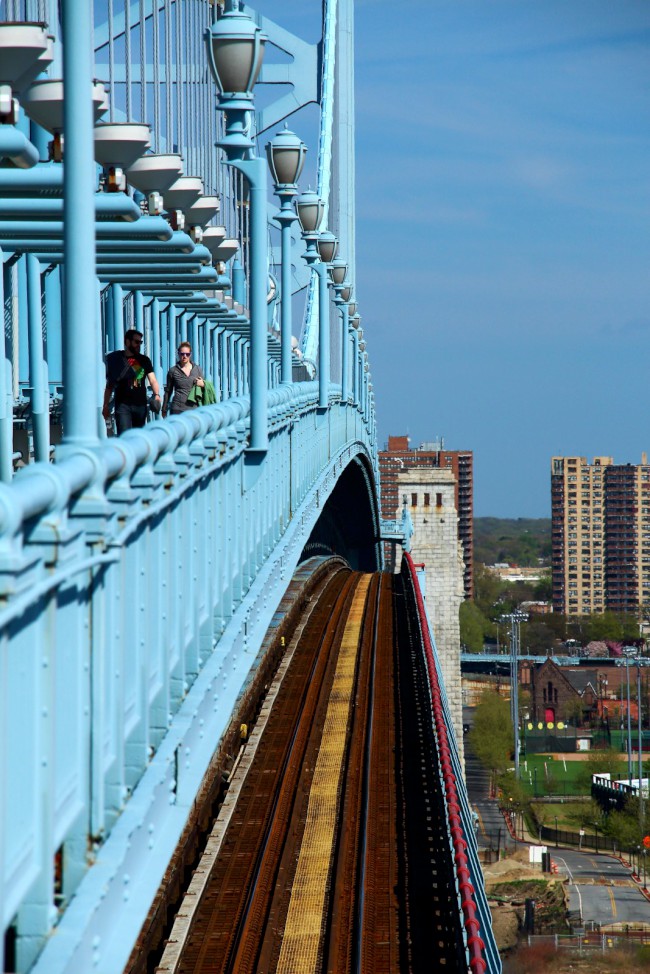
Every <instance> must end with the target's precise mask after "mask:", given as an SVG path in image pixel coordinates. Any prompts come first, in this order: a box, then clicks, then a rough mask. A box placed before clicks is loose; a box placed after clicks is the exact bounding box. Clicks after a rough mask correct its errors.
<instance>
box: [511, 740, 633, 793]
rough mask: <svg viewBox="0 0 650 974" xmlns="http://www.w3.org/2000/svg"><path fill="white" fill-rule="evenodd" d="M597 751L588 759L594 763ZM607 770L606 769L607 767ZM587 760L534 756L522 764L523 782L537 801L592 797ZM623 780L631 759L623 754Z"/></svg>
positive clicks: (523, 760)
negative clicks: (552, 798) (550, 798)
mask: <svg viewBox="0 0 650 974" xmlns="http://www.w3.org/2000/svg"><path fill="white" fill-rule="evenodd" d="M597 753H598V752H597V751H590V752H588V754H585V757H588V756H589V758H590V763H591V761H592V760H593V756H594V754H597ZM648 764H649V762H648V760H647V758H646V760H645V762H644V765H645V770H644V774H647V773H648ZM603 770H605V769H604V768H603ZM633 773H634V775H636V773H637V766H636V763H635V765H634V771H633ZM584 774H585V772H584V762H583V761H575V760H574V761H571V760H566V761H563V760H562V758H558V757H550V756H549V755H548V754H530V755H529V756H528V757H527V758H524V759H522V760H521V761H520V764H519V775H520V779H521V783H522V785H523V787H524V789H525V790H526V792H527V793H528V794H529V795H531V797H534V798H543V797H544V796H545V795H565V796H572V795H574V796H575V795H584V796H585V797H589V796H590V794H591V784H590V783H587V782H585V781H581V780H580V778H581V776H584ZM620 777H621V778H627V758H626V757H625V755H621V760H620Z"/></svg>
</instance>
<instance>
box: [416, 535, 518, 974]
mask: <svg viewBox="0 0 650 974" xmlns="http://www.w3.org/2000/svg"><path fill="white" fill-rule="evenodd" d="M402 571H403V572H405V573H406V575H407V577H408V579H409V582H410V584H411V586H412V589H413V593H414V596H415V602H416V605H417V611H418V623H419V627H420V633H421V636H422V644H423V649H424V653H425V657H426V663H427V669H428V673H429V683H430V688H431V697H432V709H433V719H434V724H435V730H436V736H437V746H438V760H439V763H440V770H441V785H442V788H443V790H444V795H445V801H446V805H447V821H448V825H449V836H450V842H451V845H452V849H453V854H454V856H453V858H454V866H455V871H456V886H457V890H458V901H459V910H460V913H461V916H462V920H463V927H464V931H465V938H466V949H467V954H468V963H469V968H470V970H471V971H472V972H474V974H481V972H483V971H487V972H488V974H498V972H500V971H501V969H502V968H501V959H500V957H499V952H498V950H497V947H496V942H495V940H494V935H493V933H492V922H491V917H490V910H489V907H488V905H487V899H486V897H485V889H484V885H483V875H482V872H481V867H480V863H479V859H478V849H477V845H476V836H475V834H474V829H473V825H472V818H471V810H470V807H469V801H468V799H467V790H466V788H465V782H464V777H463V772H462V769H461V767H460V762H459V759H458V748H457V746H456V741H455V737H454V732H453V728H452V724H451V718H450V712H449V707H448V704H447V698H446V693H445V690H444V684H443V682H442V676H441V675H439V674H440V666H439V661H438V658H437V651H436V648H435V643H434V640H433V637H432V634H431V631H430V627H429V621H428V617H427V613H426V609H425V606H424V599H423V597H422V592H421V590H420V585H419V582H418V579H417V575H416V571H415V565H414V563H413V559H412V558H411V556H410V555H409V554H408V553H406V552H405V553H404V558H403V563H402Z"/></svg>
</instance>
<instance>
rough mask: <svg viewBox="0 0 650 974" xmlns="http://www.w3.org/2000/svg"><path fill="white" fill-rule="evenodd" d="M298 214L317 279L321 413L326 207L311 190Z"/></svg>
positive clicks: (324, 395) (325, 391)
mask: <svg viewBox="0 0 650 974" xmlns="http://www.w3.org/2000/svg"><path fill="white" fill-rule="evenodd" d="M296 210H297V211H298V219H299V221H300V228H301V230H302V237H303V240H304V241H305V243H306V244H307V249H306V251H305V253H304V254H303V257H304V259H305V260H306V262H307V264H308V265H309V267H311V268H313V271H314V273H315V274H316V276H317V277H318V405H319V408H320V409H327V404H328V397H329V339H330V330H329V317H328V315H327V310H328V306H327V276H326V275H327V267H326V266H325V264H324V263H323V261H322V259H319V258H320V248H319V246H318V240H319V227H320V225H321V223H322V220H323V214H324V212H325V204H324V203H323V201H322V199H321V198H320V197H319V196H318V194H317V193H314V192H313V191H312V190H311V189H309V190H307V192H306V193H303V194H302V195H301V196H299V197H298V199H297V201H296ZM334 239H336V238H334ZM335 256H336V247H334V248H333V250H332V252H331V256H330V258H329V259H330V260H332V259H333V258H334V257H335ZM325 319H327V320H325Z"/></svg>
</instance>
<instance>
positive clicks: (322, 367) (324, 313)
mask: <svg viewBox="0 0 650 974" xmlns="http://www.w3.org/2000/svg"><path fill="white" fill-rule="evenodd" d="M338 248H339V242H338V240H337V239H336V237H335V236H334V234H333V233H331V232H330V231H329V230H324V231H323V232H322V233H320V234H319V235H318V238H317V240H316V249H317V251H318V256H319V257H320V262H319V263H317V264H316V265H315V267H316V273H317V274H318V369H319V372H320V374H321V376H322V377H323V382H322V384H319V387H318V405H319V406H320V408H321V409H327V406H328V402H329V383H330V306H329V291H328V289H327V276H328V270H329V266H328V265H329V264H330V263H331V262H332V261H333V260H334V258H335V257H336V252H337V250H338Z"/></svg>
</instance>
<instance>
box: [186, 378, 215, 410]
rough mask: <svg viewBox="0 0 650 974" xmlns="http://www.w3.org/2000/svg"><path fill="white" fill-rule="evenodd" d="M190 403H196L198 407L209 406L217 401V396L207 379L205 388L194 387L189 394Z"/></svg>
mask: <svg viewBox="0 0 650 974" xmlns="http://www.w3.org/2000/svg"><path fill="white" fill-rule="evenodd" d="M187 401H188V402H195V403H196V405H197V406H209V405H210V404H211V403H213V402H216V401H217V394H216V392H215V391H214V386H213V385H212V383H211V382H210V380H209V379H205V385H204V386H197V385H194V386H192V388H191V389H190V391H189V392H188V394H187Z"/></svg>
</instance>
